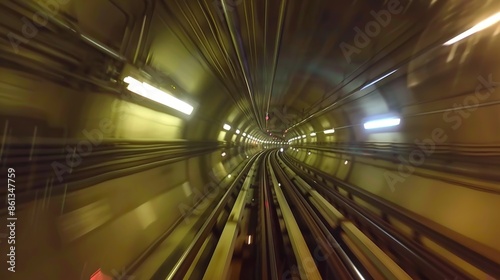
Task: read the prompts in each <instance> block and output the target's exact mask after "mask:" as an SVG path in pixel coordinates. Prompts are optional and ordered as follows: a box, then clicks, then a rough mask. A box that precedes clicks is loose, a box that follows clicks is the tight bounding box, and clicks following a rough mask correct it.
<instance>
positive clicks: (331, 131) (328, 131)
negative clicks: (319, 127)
mask: <svg viewBox="0 0 500 280" xmlns="http://www.w3.org/2000/svg"><path fill="white" fill-rule="evenodd" d="M334 132H335V129H333V128H332V129H327V130H325V131H323V133H324V134H332V133H334Z"/></svg>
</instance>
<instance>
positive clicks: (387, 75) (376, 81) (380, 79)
mask: <svg viewBox="0 0 500 280" xmlns="http://www.w3.org/2000/svg"><path fill="white" fill-rule="evenodd" d="M396 71H398V70H397V69H396V70H394V71H391V72H389V73H387V74H385V75H384V76H382V77H380V78H378V79H376V80H375V81H373V82H371V83H369V84H367V85H366V86H364V87H362V88H361V90H364V89H365V88H367V87H369V86H372V85H374V84H376V83H378V82H380V81H382V80H383V79H385V78H387V77H389V76H390V75H392V74H394V72H396Z"/></svg>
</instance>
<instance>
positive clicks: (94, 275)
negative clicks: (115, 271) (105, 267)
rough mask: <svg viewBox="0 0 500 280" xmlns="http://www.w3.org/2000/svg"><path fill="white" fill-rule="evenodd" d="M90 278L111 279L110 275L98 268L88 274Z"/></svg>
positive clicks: (92, 279) (97, 279) (96, 279)
mask: <svg viewBox="0 0 500 280" xmlns="http://www.w3.org/2000/svg"><path fill="white" fill-rule="evenodd" d="M90 280H113V278H111V277H110V276H108V275H106V274H104V273H102V271H101V269H100V268H99V269H98V270H97V271H96V272H94V274H92V275H91V276H90Z"/></svg>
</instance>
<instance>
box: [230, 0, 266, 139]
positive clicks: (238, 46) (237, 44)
mask: <svg viewBox="0 0 500 280" xmlns="http://www.w3.org/2000/svg"><path fill="white" fill-rule="evenodd" d="M221 3H222V8H223V10H224V16H225V18H226V24H227V27H228V29H229V33H230V34H231V39H232V42H233V46H234V48H235V50H236V55H237V57H238V62H239V64H240V68H241V71H242V72H243V78H244V80H245V85H246V87H247V90H248V96H249V98H250V104H251V105H252V108H253V111H254V115H255V120H256V121H257V124H258V125H259V127H260V129H263V128H264V126H263V125H262V120H261V118H259V111H258V109H257V106H256V103H255V98H254V96H253V89H252V86H251V84H250V80H249V76H250V69H248V64H246V63H245V61H246V57H244V56H245V52H244V49H243V46H242V42H241V37H240V36H238V33H237V26H236V25H237V22H236V21H234V20H232V17H231V15H230V10H229V9H228V6H227V3H226V1H225V0H221Z"/></svg>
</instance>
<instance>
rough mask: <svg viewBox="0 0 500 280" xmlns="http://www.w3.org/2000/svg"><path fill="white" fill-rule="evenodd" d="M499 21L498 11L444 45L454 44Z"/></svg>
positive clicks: (499, 14)
mask: <svg viewBox="0 0 500 280" xmlns="http://www.w3.org/2000/svg"><path fill="white" fill-rule="evenodd" d="M499 21H500V13H496V14H494V15H492V16H491V17H489V18H487V19H485V20H483V21H481V22H480V23H478V24H476V25H474V26H473V27H472V28H471V29H469V30H467V31H465V32H463V33H461V34H459V35H457V36H456V37H454V38H452V39H451V40H449V41H447V42H446V43H444V44H443V45H445V46H449V45H453V44H455V43H456V42H458V41H461V40H463V39H465V38H467V37H469V36H471V35H473V34H474V33H477V32H479V31H482V30H484V29H486V28H488V27H490V26H492V25H494V24H495V23H498V22H499Z"/></svg>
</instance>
